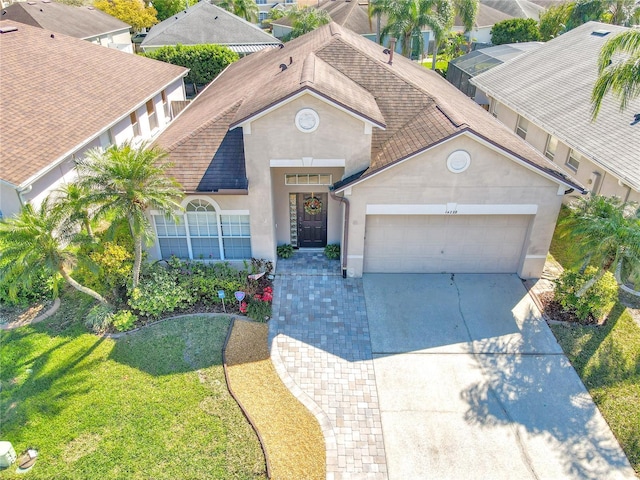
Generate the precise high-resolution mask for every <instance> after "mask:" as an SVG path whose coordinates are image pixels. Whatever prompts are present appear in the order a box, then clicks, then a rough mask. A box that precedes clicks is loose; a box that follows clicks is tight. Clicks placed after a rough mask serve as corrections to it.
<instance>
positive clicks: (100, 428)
mask: <svg viewBox="0 0 640 480" xmlns="http://www.w3.org/2000/svg"><path fill="white" fill-rule="evenodd" d="M92 303H93V302H92V301H91V299H89V301H87V298H86V297H84V296H82V295H75V294H72V295H66V296H65V298H63V301H62V306H61V308H60V310H59V311H58V312H57V313H56V314H55V315H54V316H52V317H51V318H50V319H48V320H45V321H43V322H41V323H38V324H34V325H29V326H26V327H22V328H18V329H16V330H12V331H9V332H0V344H1V347H2V348H1V349H0V381H1V382H2V389H1V391H0V429H1V430H0V437H1V438H2V439H3V440H8V441H11V442H12V443H13V446H14V448H15V450H16V451H17V452H20V451H22V450H24V449H26V448H27V447H30V446H32V447H35V448H36V449H37V450H38V452H39V456H38V461H37V463H36V465H35V466H34V467H33V469H32V470H31V471H30V472H29V473H28V474H27V475H26V476H25V475H17V474H15V465H14V466H13V467H10V468H8V469H6V470H5V471H3V472H1V473H0V477H1V478H11V479H12V478H26V477H28V478H29V479H47V480H49V479H52V478H55V479H61V480H66V479H87V478H100V479H106V480H108V479H122V478H127V479H133V480H135V479H149V478H154V479H158V480H159V479H167V480H168V479H171V480H173V479H177V478H189V479H196V480H197V479H203V480H204V479H224V480H226V479H265V478H266V474H265V471H264V456H263V455H262V451H261V449H260V444H259V442H258V439H257V438H256V435H255V432H254V431H253V429H252V428H251V426H250V425H249V424H248V422H247V421H246V419H245V418H244V415H243V414H242V412H241V410H240V409H239V408H238V406H237V404H236V402H235V401H234V400H233V398H232V397H231V395H230V394H229V392H228V390H227V388H226V384H225V379H224V371H223V367H222V346H223V343H224V340H225V338H226V333H227V330H228V326H229V318H228V317H217V318H203V317H191V318H184V319H179V320H174V321H166V322H162V323H160V324H158V325H155V326H152V327H149V328H147V329H144V330H143V331H140V332H137V333H135V334H131V335H128V336H127V337H125V338H122V339H119V340H112V339H108V338H102V337H97V336H95V335H93V334H90V333H87V331H86V329H85V327H84V325H83V319H84V317H85V315H86V312H87V310H88V308H90V307H91V305H92Z"/></svg>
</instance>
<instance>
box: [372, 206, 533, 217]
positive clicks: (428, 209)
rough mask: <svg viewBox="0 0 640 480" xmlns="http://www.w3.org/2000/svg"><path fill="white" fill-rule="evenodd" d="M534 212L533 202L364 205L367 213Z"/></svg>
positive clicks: (477, 213)
mask: <svg viewBox="0 0 640 480" xmlns="http://www.w3.org/2000/svg"><path fill="white" fill-rule="evenodd" d="M536 213H538V205H534V204H504V205H488V204H487V205H484V204H456V203H447V204H422V205H420V204H413V205H388V204H368V205H367V207H366V214H367V215H535V214H536Z"/></svg>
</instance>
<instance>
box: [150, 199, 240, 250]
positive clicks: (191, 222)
mask: <svg viewBox="0 0 640 480" xmlns="http://www.w3.org/2000/svg"><path fill="white" fill-rule="evenodd" d="M185 210H186V213H185V214H184V215H179V216H178V218H177V220H173V219H171V218H167V217H166V216H165V215H161V214H158V215H154V216H153V217H154V221H155V224H156V233H157V236H158V244H159V245H160V253H161V256H162V258H170V257H171V256H174V255H175V256H176V257H179V258H184V259H187V258H188V259H194V260H243V259H248V258H251V234H250V230H249V215H219V214H218V212H217V211H216V208H215V207H214V206H213V204H211V203H209V202H207V201H206V200H202V199H195V200H192V201H191V202H189V204H188V205H187V207H186V209H185Z"/></svg>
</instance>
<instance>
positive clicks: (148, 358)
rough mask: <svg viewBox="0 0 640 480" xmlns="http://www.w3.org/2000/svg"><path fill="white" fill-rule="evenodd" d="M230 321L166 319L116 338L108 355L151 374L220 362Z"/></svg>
mask: <svg viewBox="0 0 640 480" xmlns="http://www.w3.org/2000/svg"><path fill="white" fill-rule="evenodd" d="M230 322H231V317H226V316H215V317H204V316H202V317H200V316H196V317H183V318H175V319H171V320H166V321H163V322H160V323H157V324H155V325H150V326H148V327H145V328H143V329H142V330H140V331H138V332H134V333H131V334H129V335H126V336H124V337H122V338H119V339H118V340H116V341H115V346H114V348H113V350H112V351H111V354H110V356H109V358H110V359H112V360H114V361H116V362H119V363H122V364H124V365H128V366H130V367H133V368H136V369H138V370H141V371H144V372H147V373H149V374H150V375H153V376H162V375H171V374H174V373H186V372H191V371H195V370H200V369H203V368H207V367H210V366H213V365H222V347H223V345H224V341H225V338H226V335H227V331H228V329H229V324H230Z"/></svg>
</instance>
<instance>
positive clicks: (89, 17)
mask: <svg viewBox="0 0 640 480" xmlns="http://www.w3.org/2000/svg"><path fill="white" fill-rule="evenodd" d="M2 20H11V21H14V22H20V23H26V24H27V25H31V26H33V27H39V28H44V29H45V30H51V31H53V32H57V33H63V34H64V35H69V36H70V37H76V38H81V39H82V40H86V41H88V42H91V43H95V44H97V45H102V46H103V47H109V48H116V49H118V50H122V51H123V52H127V53H133V45H132V44H131V34H130V32H129V29H130V28H131V27H130V26H129V25H127V24H126V23H124V22H123V21H122V20H118V19H117V18H115V17H112V16H111V15H109V14H107V13H104V12H102V11H100V10H98V9H97V8H94V7H91V6H81V7H76V6H71V5H65V4H64V3H58V2H55V1H52V0H30V1H26V2H16V3H12V4H11V5H9V6H7V7H6V8H3V10H2Z"/></svg>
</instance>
